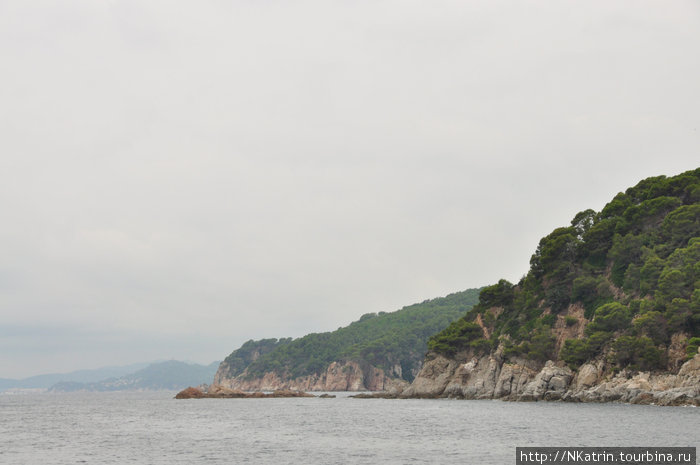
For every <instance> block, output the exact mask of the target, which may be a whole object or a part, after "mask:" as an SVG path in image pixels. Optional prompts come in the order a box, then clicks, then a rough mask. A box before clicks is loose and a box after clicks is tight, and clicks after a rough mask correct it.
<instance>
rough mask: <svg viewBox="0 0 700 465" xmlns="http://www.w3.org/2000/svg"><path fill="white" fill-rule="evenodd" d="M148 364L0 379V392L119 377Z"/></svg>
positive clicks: (45, 387)
mask: <svg viewBox="0 0 700 465" xmlns="http://www.w3.org/2000/svg"><path fill="white" fill-rule="evenodd" d="M147 366H148V363H133V364H130V365H124V366H109V367H103V368H96V369H92V370H78V371H72V372H69V373H50V374H45V375H37V376H32V377H29V378H24V379H0V392H2V391H5V390H7V389H48V388H49V387H51V386H53V385H54V384H56V383H59V382H76V383H90V382H96V381H99V380H102V379H105V378H111V377H119V376H123V375H125V374H128V373H133V372H134V371H137V370H140V369H142V368H145V367H147Z"/></svg>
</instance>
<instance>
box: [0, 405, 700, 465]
mask: <svg viewBox="0 0 700 465" xmlns="http://www.w3.org/2000/svg"><path fill="white" fill-rule="evenodd" d="M173 395H174V393H172V392H155V393H154V392H150V393H67V394H27V395H0V464H17V465H20V464H27V465H35V464H44V463H45V464H76V463H88V464H127V463H128V464H200V463H202V464H263V465H265V464H367V463H375V464H382V465H384V464H428V463H430V464H433V463H440V464H482V465H488V464H499V465H502V464H513V463H515V447H516V446H691V447H699V446H700V409H697V408H692V407H655V406H641V405H625V404H569V403H556V402H553V403H545V402H537V403H514V402H502V401H464V400H445V399H442V400H387V399H362V400H361V399H351V398H348V397H346V395H340V396H339V397H338V398H335V399H317V398H290V399H193V400H174V399H173Z"/></svg>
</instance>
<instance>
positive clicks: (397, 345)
mask: <svg viewBox="0 0 700 465" xmlns="http://www.w3.org/2000/svg"><path fill="white" fill-rule="evenodd" d="M478 295H479V290H478V289H470V290H466V291H463V292H457V293H454V294H451V295H448V296H447V297H442V298H438V299H432V300H426V301H425V302H423V303H420V304H415V305H411V306H408V307H404V308H403V309H401V310H398V311H395V312H391V313H386V312H380V313H378V314H376V313H367V314H365V315H363V316H362V317H361V318H360V319H359V320H358V321H355V322H353V323H351V324H350V325H348V326H346V327H344V328H339V329H337V330H336V331H332V332H327V333H313V334H308V335H306V336H304V337H301V338H298V339H294V340H292V339H280V340H277V339H264V340H261V341H248V342H246V343H245V344H243V346H241V348H239V349H237V350H236V351H234V352H233V353H232V354H231V355H229V356H228V357H227V358H226V359H225V360H224V362H223V363H222V364H221V367H220V368H219V373H221V374H222V375H223V377H225V378H233V377H236V376H242V377H243V378H245V379H251V378H256V377H262V376H264V375H265V374H266V373H270V372H274V373H276V374H278V375H279V376H280V377H283V378H297V377H301V376H308V375H315V374H320V373H322V372H324V371H325V370H326V369H327V368H328V366H329V364H331V363H332V362H335V361H354V362H359V363H364V364H370V365H372V366H374V367H377V368H380V369H383V370H385V371H386V372H387V373H389V372H390V371H393V372H395V371H396V370H395V368H397V367H400V369H399V370H398V371H399V372H400V377H401V378H403V379H405V380H407V381H410V380H412V379H413V376H414V375H415V373H416V372H417V370H418V369H419V367H420V364H421V361H422V360H423V356H424V354H425V351H426V342H427V340H428V338H429V337H430V336H431V335H433V334H435V333H436V332H438V331H440V330H442V329H443V328H445V327H447V326H448V325H449V324H450V323H451V322H452V321H454V320H456V319H457V318H460V317H461V316H463V315H464V314H465V313H466V312H467V311H468V310H469V309H471V308H472V306H473V305H474V304H475V303H476V302H477V299H478ZM396 374H398V373H396Z"/></svg>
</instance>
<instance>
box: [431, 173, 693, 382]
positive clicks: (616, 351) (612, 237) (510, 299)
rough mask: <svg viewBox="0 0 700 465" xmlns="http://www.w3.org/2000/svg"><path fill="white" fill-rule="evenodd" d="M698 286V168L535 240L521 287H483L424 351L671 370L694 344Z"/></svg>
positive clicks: (642, 187) (629, 193) (652, 182)
mask: <svg viewBox="0 0 700 465" xmlns="http://www.w3.org/2000/svg"><path fill="white" fill-rule="evenodd" d="M699 280H700V168H698V169H695V170H693V171H688V172H685V173H682V174H680V175H678V176H674V177H665V176H658V177H653V178H648V179H645V180H643V181H641V182H640V183H639V184H637V185H636V186H634V187H631V188H629V189H627V190H626V191H625V192H624V193H619V194H618V195H616V196H615V197H614V198H613V199H612V200H611V201H610V202H609V203H608V204H607V205H605V207H604V208H603V209H602V210H601V211H600V212H596V211H593V210H585V211H582V212H580V213H578V214H576V215H575V216H574V218H573V220H572V221H571V224H570V225H569V226H565V227H561V228H557V229H555V230H554V231H552V233H550V234H549V235H547V236H546V237H544V238H542V240H540V242H539V245H538V246H537V249H536V251H535V253H534V254H533V255H532V258H531V260H530V270H529V272H528V273H527V274H526V275H525V276H524V277H523V278H522V279H521V280H520V282H518V283H517V284H515V285H514V284H512V283H510V282H508V281H506V280H501V281H499V282H498V283H497V284H494V285H492V286H489V287H486V288H484V289H483V290H482V292H481V294H480V296H479V303H478V304H477V305H475V306H474V308H473V309H472V310H470V311H469V312H468V313H467V314H466V316H464V317H463V318H461V319H459V320H457V321H455V322H454V323H452V324H451V325H450V326H449V327H447V328H446V329H445V330H444V331H442V332H440V333H438V334H436V335H434V336H433V337H431V338H430V339H429V341H428V346H429V348H430V349H431V350H433V351H435V352H438V353H443V354H447V355H454V354H456V353H458V352H460V351H465V350H474V351H477V352H483V353H487V352H489V351H492V350H495V349H496V348H497V347H498V346H499V344H503V346H504V347H505V349H504V354H505V356H507V357H527V358H530V359H535V360H540V361H545V360H548V359H552V360H564V361H565V362H566V363H567V364H568V365H569V366H570V367H572V368H576V367H578V366H580V365H581V364H583V363H585V362H586V361H588V360H591V359H594V358H597V357H605V360H606V363H608V364H609V365H610V366H611V367H612V369H613V370H618V369H622V368H625V367H628V368H630V369H637V370H657V369H658V370H665V369H671V368H675V366H677V364H678V362H679V361H682V360H683V359H684V358H689V357H692V356H693V355H694V354H695V353H697V350H698V345H699V344H700V290H698V282H699ZM577 309H578V312H577V311H576V310H577ZM581 309H582V310H583V312H582V313H583V315H582V316H581ZM579 325H581V328H582V329H583V331H581V332H580V334H579V335H578V336H577V337H571V338H568V339H566V340H564V341H563V344H556V336H557V334H558V333H559V334H564V333H565V331H566V329H567V328H570V329H571V330H575V329H576V328H579ZM679 346H680V350H681V356H680V357H678V356H677V354H675V353H674V351H675V352H678V350H677V349H678V347H679Z"/></svg>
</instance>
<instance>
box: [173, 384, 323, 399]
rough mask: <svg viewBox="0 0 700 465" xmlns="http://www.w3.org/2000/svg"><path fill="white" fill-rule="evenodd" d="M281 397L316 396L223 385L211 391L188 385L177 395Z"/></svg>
mask: <svg viewBox="0 0 700 465" xmlns="http://www.w3.org/2000/svg"><path fill="white" fill-rule="evenodd" d="M280 397H316V396H314V395H313V394H309V393H306V392H303V391H292V390H289V389H281V390H277V391H274V392H271V393H264V392H260V391H257V392H243V391H239V390H234V389H227V388H225V387H221V386H212V388H211V389H209V391H206V392H205V391H202V390H201V389H199V388H194V387H188V388H187V389H184V390H182V391H180V392H178V393H177V394H176V395H175V398H176V399H268V398H280Z"/></svg>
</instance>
